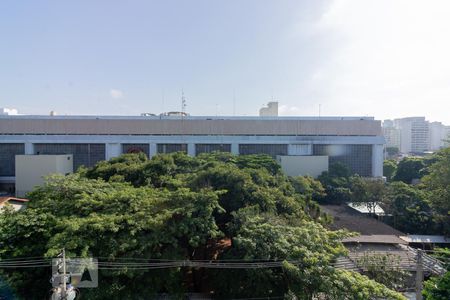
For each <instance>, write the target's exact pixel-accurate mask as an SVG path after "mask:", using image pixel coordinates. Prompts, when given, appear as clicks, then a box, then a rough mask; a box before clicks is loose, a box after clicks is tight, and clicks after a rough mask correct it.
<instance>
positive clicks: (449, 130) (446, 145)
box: [444, 126, 450, 147]
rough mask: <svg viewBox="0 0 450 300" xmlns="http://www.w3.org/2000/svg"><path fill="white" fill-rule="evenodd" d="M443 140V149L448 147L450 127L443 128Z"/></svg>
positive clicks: (449, 145) (449, 144)
mask: <svg viewBox="0 0 450 300" xmlns="http://www.w3.org/2000/svg"><path fill="white" fill-rule="evenodd" d="M444 132H445V134H444V135H445V139H444V147H450V126H445V128H444Z"/></svg>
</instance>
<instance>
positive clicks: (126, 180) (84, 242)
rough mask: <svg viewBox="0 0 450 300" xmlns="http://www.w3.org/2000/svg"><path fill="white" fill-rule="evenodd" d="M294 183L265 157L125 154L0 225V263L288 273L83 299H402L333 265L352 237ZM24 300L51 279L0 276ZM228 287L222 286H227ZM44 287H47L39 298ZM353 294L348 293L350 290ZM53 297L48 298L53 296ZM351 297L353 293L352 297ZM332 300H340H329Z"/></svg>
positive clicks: (130, 281)
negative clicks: (258, 264)
mask: <svg viewBox="0 0 450 300" xmlns="http://www.w3.org/2000/svg"><path fill="white" fill-rule="evenodd" d="M294 182H296V185H293V184H292V181H291V180H289V179H288V178H287V177H286V176H285V175H283V174H282V172H281V171H280V169H279V166H277V164H276V163H275V162H274V161H273V160H271V159H269V158H268V157H267V156H246V157H236V156H233V155H231V154H219V153H215V154H212V155H201V156H199V157H189V156H187V155H185V154H181V153H174V154H170V155H157V156H155V157H152V159H150V160H148V159H146V158H145V156H142V155H136V154H135V156H133V155H132V154H129V155H125V156H122V157H119V158H116V159H113V160H110V161H109V162H100V163H99V164H97V165H96V166H95V167H93V168H91V169H84V170H80V171H79V172H78V173H76V174H73V175H69V176H53V177H49V178H48V179H47V182H46V184H45V185H43V186H41V187H39V188H37V189H35V190H34V191H33V192H31V193H29V195H28V197H29V199H30V203H29V206H28V208H27V209H26V210H24V211H19V212H14V211H11V210H7V211H6V212H5V213H4V214H3V215H2V218H0V260H1V259H5V258H18V257H31V256H45V257H47V258H50V257H54V256H55V255H57V254H58V253H59V251H60V249H61V248H62V247H65V249H66V252H67V255H68V256H69V257H90V256H94V257H99V258H101V259H102V260H104V261H108V262H121V261H123V260H127V261H129V260H130V259H133V258H140V259H146V260H151V259H159V260H161V259H163V260H164V259H170V260H208V261H214V260H216V259H238V260H248V259H251V260H273V259H277V260H281V261H285V264H284V267H283V268H270V269H254V270H245V269H244V270H222V271H220V272H216V271H214V270H205V269H195V268H188V267H183V268H172V269H166V270H165V269H162V270H148V269H146V270H133V269H130V268H127V267H125V266H124V267H122V268H117V269H114V270H100V281H99V288H98V289H86V290H83V296H84V297H86V299H142V298H144V297H145V298H152V297H154V296H155V295H156V294H158V293H168V294H170V295H171V296H173V297H175V298H181V297H182V296H181V295H182V294H183V293H185V292H213V293H214V294H215V295H217V297H226V298H229V297H231V296H236V297H245V296H249V295H252V296H254V295H256V294H257V295H260V296H267V295H273V296H277V297H284V296H285V295H294V296H296V297H299V298H302V297H309V298H311V297H312V296H315V295H321V294H326V293H328V292H330V293H331V294H330V295H334V296H330V297H329V299H371V298H373V299H375V298H377V297H378V298H379V297H387V298H389V299H400V298H401V297H400V296H399V295H398V294H397V293H395V292H393V291H391V290H389V289H387V288H386V287H385V286H383V285H380V284H378V283H375V282H373V281H371V280H369V279H368V278H367V277H363V276H360V275H358V274H355V273H351V272H343V271H338V270H336V269H334V268H332V267H331V266H330V263H331V262H333V261H334V260H335V259H336V257H337V256H339V255H342V254H344V253H345V249H344V247H343V245H342V244H341V243H340V239H341V238H342V237H344V236H347V235H348V234H347V233H344V232H341V231H337V232H333V231H328V230H326V229H325V228H324V227H323V226H322V224H323V223H325V222H326V221H327V220H326V219H324V218H323V216H322V214H320V213H317V211H315V209H314V207H317V204H315V202H314V201H313V200H312V199H311V197H314V196H313V195H314V194H315V193H316V194H317V193H319V194H320V193H321V192H320V185H318V184H317V183H316V182H315V181H313V180H312V179H305V180H297V181H296V180H294ZM2 272H3V275H4V278H5V280H6V281H7V282H8V283H9V284H10V285H12V286H13V287H14V288H15V289H16V291H17V292H18V293H19V294H20V295H21V296H22V297H23V298H25V299H36V298H44V297H45V293H46V290H48V289H49V288H50V285H49V283H48V279H49V278H50V276H51V274H49V273H50V270H47V269H36V272H22V270H20V269H7V270H6V269H5V270H3V271H2ZM219 279H220V280H219ZM43 287H46V288H43ZM343 287H345V288H343ZM47 288H48V289H47ZM350 288H351V289H350ZM333 297H334V298H333Z"/></svg>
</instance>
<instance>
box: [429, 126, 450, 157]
mask: <svg viewBox="0 0 450 300" xmlns="http://www.w3.org/2000/svg"><path fill="white" fill-rule="evenodd" d="M446 138H447V132H446V127H445V126H444V124H442V123H441V122H432V123H430V150H432V151H435V150H439V149H441V148H443V147H444V146H445V140H446Z"/></svg>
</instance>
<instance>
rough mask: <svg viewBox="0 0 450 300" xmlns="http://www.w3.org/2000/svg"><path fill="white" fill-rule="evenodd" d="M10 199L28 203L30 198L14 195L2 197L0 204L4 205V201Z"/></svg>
mask: <svg viewBox="0 0 450 300" xmlns="http://www.w3.org/2000/svg"><path fill="white" fill-rule="evenodd" d="M9 201H15V202H21V203H26V202H28V201H29V200H28V199H24V198H16V197H13V196H4V197H0V205H3V204H4V203H6V202H9Z"/></svg>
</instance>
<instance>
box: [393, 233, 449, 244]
mask: <svg viewBox="0 0 450 300" xmlns="http://www.w3.org/2000/svg"><path fill="white" fill-rule="evenodd" d="M400 238H401V239H402V240H404V241H405V242H407V243H420V244H450V238H447V237H445V236H443V235H423V234H409V235H407V236H400Z"/></svg>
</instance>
